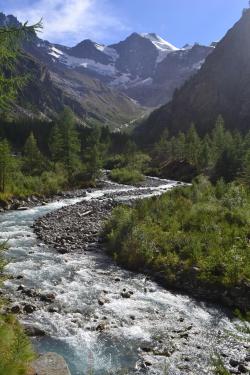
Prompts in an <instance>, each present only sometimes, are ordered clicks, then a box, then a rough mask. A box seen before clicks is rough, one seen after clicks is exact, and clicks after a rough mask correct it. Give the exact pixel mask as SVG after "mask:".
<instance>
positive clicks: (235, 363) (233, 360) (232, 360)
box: [229, 358, 239, 367]
mask: <svg viewBox="0 0 250 375" xmlns="http://www.w3.org/2000/svg"><path fill="white" fill-rule="evenodd" d="M229 364H230V366H232V367H237V366H239V361H237V360H236V359H233V358H231V359H230V361H229Z"/></svg>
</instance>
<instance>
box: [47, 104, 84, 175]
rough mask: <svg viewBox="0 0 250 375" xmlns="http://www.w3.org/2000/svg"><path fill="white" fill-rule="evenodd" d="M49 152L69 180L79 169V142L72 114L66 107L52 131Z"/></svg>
mask: <svg viewBox="0 0 250 375" xmlns="http://www.w3.org/2000/svg"><path fill="white" fill-rule="evenodd" d="M50 150H51V154H52V157H53V160H54V161H55V162H60V163H62V164H63V165H64V167H65V170H66V171H67V174H68V177H69V178H70V177H71V176H72V175H73V174H74V172H76V171H77V169H78V168H79V164H80V158H79V155H80V142H79V137H78V133H77V130H76V127H75V118H74V114H73V112H72V111H71V110H70V109H69V108H68V107H65V109H64V110H63V112H62V113H61V115H60V117H59V120H58V124H57V125H56V126H55V128H54V129H53V130H52V133H51V138H50Z"/></svg>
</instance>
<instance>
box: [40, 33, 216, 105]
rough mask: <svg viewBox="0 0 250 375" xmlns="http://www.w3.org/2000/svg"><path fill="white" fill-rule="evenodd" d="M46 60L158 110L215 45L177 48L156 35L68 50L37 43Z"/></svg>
mask: <svg viewBox="0 0 250 375" xmlns="http://www.w3.org/2000/svg"><path fill="white" fill-rule="evenodd" d="M36 47H38V48H39V49H40V51H36V52H35V51H34V48H33V53H35V54H36V53H38V54H41V51H42V50H43V58H44V60H46V61H47V60H48V59H49V61H50V63H51V64H52V65H54V68H55V67H56V66H57V65H61V66H64V67H66V68H67V69H73V70H77V71H78V72H83V73H85V74H88V75H90V76H91V77H95V78H98V79H99V80H101V81H102V82H103V83H104V84H106V85H108V86H109V87H110V88H112V89H116V90H120V91H122V92H124V93H125V94H127V95H129V96H130V97H131V98H132V99H134V100H136V101H137V102H138V103H140V104H141V105H143V106H148V107H156V106H159V105H160V104H162V103H166V102H167V101H169V100H170V99H171V98H172V95H173V92H174V90H175V89H176V88H178V87H180V86H181V85H182V84H183V83H184V82H185V81H186V80H187V79H188V78H189V77H190V76H191V75H193V74H194V73H195V72H197V70H199V69H200V67H201V66H202V64H203V63H204V61H205V59H206V57H207V56H208V55H209V54H210V53H211V52H212V50H213V49H214V47H215V46H214V45H211V46H201V45H199V44H195V45H192V46H190V45H186V46H184V47H183V48H177V47H175V46H174V45H172V44H171V43H169V42H167V41H166V40H164V39H162V38H161V37H160V36H158V35H156V34H154V33H143V34H138V33H133V34H131V35H130V36H128V37H127V38H126V39H125V40H123V41H121V42H119V43H117V44H113V45H110V46H105V45H101V44H98V43H95V42H93V41H91V40H89V39H88V40H84V41H82V42H81V43H79V44H77V45H76V46H74V47H71V48H70V47H65V46H59V45H55V44H51V43H48V42H41V41H40V40H37V45H36Z"/></svg>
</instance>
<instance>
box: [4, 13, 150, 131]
mask: <svg viewBox="0 0 250 375" xmlns="http://www.w3.org/2000/svg"><path fill="white" fill-rule="evenodd" d="M1 25H2V26H9V25H11V26H13V25H15V26H19V25H20V23H19V22H18V20H17V19H16V18H15V17H13V16H4V15H3V14H2V13H0V26H1ZM57 47H58V48H62V49H63V50H65V51H66V50H67V47H63V46H57ZM53 48H54V49H55V50H56V46H55V47H53ZM23 49H24V53H23V54H22V56H21V57H20V59H19V61H18V64H17V67H16V70H17V72H18V74H20V75H27V76H29V80H28V83H27V85H26V86H25V87H24V88H23V89H22V90H21V92H20V94H19V96H18V100H17V104H16V105H13V106H12V110H11V113H9V117H12V118H39V119H46V120H52V119H54V118H56V117H57V115H58V113H59V112H60V111H61V110H62V109H63V107H64V106H65V105H67V106H69V107H71V108H72V110H73V111H74V112H75V114H76V116H77V118H78V121H79V123H82V124H84V125H92V124H101V125H107V126H109V127H111V128H117V127H120V126H122V125H124V124H126V123H127V122H129V121H132V120H134V119H136V118H138V117H139V116H141V114H142V112H143V109H142V108H141V107H140V106H138V105H137V104H136V103H135V102H134V101H133V100H132V99H131V98H129V97H128V96H127V95H125V94H123V93H120V92H117V91H116V90H113V89H110V88H109V87H108V86H106V85H105V84H103V83H102V82H101V81H100V80H98V79H96V78H95V77H92V76H91V75H86V73H84V72H80V71H78V70H77V69H76V70H75V69H71V70H69V69H68V68H67V67H66V66H65V64H61V63H59V64H54V61H53V56H51V55H50V54H48V50H50V49H51V44H50V43H49V42H47V41H43V40H41V39H39V38H38V37H34V38H33V39H32V40H29V41H26V42H24V44H23Z"/></svg>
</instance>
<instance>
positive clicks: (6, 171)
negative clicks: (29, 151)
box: [0, 140, 13, 193]
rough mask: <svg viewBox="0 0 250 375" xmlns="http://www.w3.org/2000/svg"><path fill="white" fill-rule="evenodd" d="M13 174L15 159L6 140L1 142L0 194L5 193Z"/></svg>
mask: <svg viewBox="0 0 250 375" xmlns="http://www.w3.org/2000/svg"><path fill="white" fill-rule="evenodd" d="M12 172H13V157H12V155H11V151H10V146H9V144H8V142H7V141H6V140H3V141H0V192H1V193H5V192H6V187H7V183H8V182H10V180H11V176H12Z"/></svg>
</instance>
